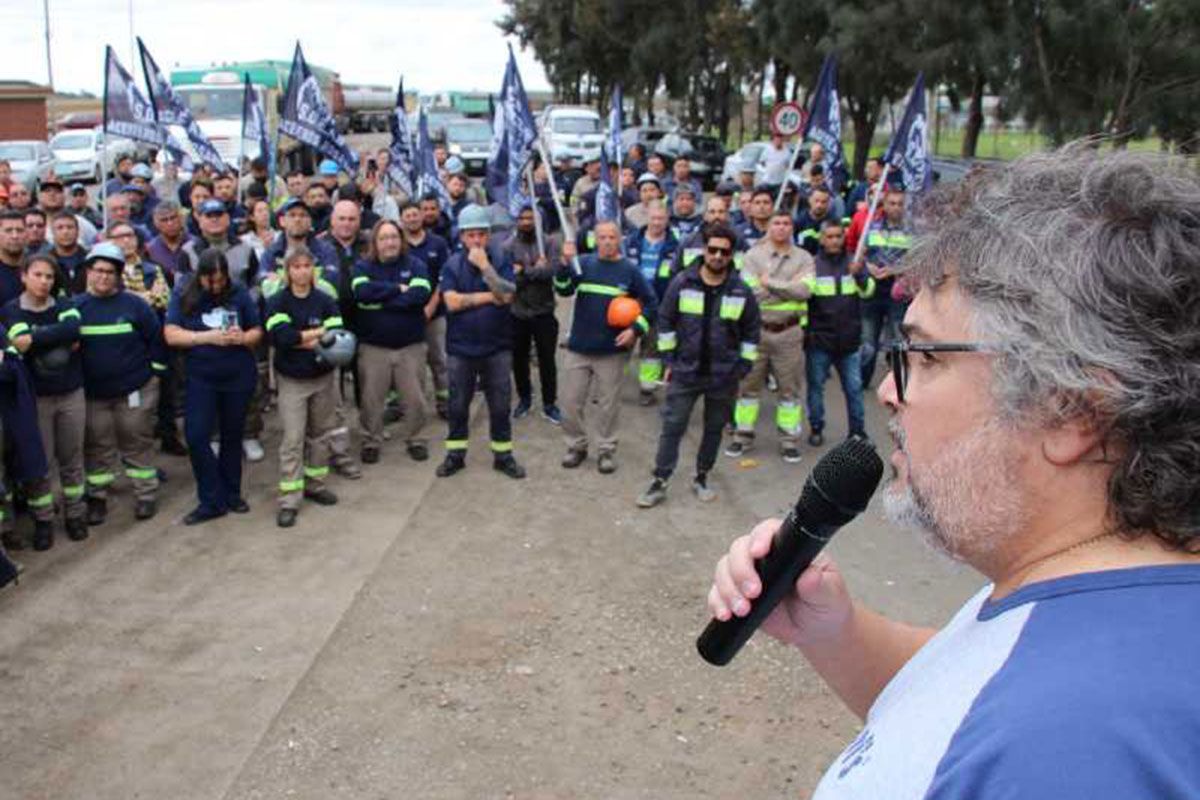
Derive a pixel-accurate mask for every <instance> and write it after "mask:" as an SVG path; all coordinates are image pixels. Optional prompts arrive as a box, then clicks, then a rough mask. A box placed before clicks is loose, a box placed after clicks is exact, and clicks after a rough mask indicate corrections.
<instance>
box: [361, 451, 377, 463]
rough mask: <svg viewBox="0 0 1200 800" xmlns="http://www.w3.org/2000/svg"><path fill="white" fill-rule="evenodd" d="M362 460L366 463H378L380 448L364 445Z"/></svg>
mask: <svg viewBox="0 0 1200 800" xmlns="http://www.w3.org/2000/svg"><path fill="white" fill-rule="evenodd" d="M362 462H363V463H364V464H378V463H379V448H378V447H364V448H363V451H362Z"/></svg>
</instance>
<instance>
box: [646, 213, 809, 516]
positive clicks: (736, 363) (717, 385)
mask: <svg viewBox="0 0 1200 800" xmlns="http://www.w3.org/2000/svg"><path fill="white" fill-rule="evenodd" d="M785 216H786V215H785ZM788 223H789V228H790V224H791V219H790V218H788ZM706 230H707V233H706V235H707V239H706V241H705V248H704V261H703V262H702V263H701V264H699V265H696V266H693V267H689V268H688V269H686V270H685V271H684V272H682V273H681V274H680V275H678V276H677V277H676V278H675V279H674V280H672V281H671V283H670V285H669V286H668V287H667V291H666V294H665V295H663V300H662V304H661V305H659V307H658V321H657V327H656V330H657V332H658V351H659V353H660V354H661V355H662V357H663V359H664V360H665V362H666V364H667V371H668V379H667V380H668V383H667V399H666V404H665V407H664V408H663V414H662V419H663V426H662V433H661V434H660V435H659V437H658V453H657V455H656V456H655V459H654V479H653V480H652V481H651V482H650V486H649V487H648V488H647V489H646V491H645V492H643V493H642V495H641V496H640V497H638V499H637V504H638V506H640V507H641V508H652V507H654V506H656V505H658V504H659V503H661V502H662V501H663V500H665V499H666V497H667V483H668V481H670V479H671V473H673V472H674V471H675V465H676V464H677V463H678V462H679V443H680V440H681V439H683V435H684V433H686V432H687V427H688V421H689V420H690V419H691V416H692V407H693V406H695V405H696V401H697V400H700V399H701V398H703V400H704V432H703V434H702V435H701V439H700V448H699V450H698V451H697V453H696V477H695V478H693V479H692V491H693V492H694V493H695V494H696V497H698V498H699V499H700V501H701V502H705V503H707V502H710V501H712V500H714V499H716V496H717V495H716V491H715V490H714V489H713V488H712V487H711V486H709V485H708V474H709V472H711V471H712V468H713V465H714V464H715V463H716V460H717V453H718V452H719V451H720V449H721V432H722V431H723V430H724V428H725V423H726V422H728V421H729V415H730V412H731V411H732V410H733V398H734V396H735V395H736V394H737V386H738V381H740V380H741V379H742V378H744V377H746V374H747V373H748V372H750V368H751V365H752V364H754V359H755V356H756V355H757V352H758V342H759V337H760V322H761V320H760V318H759V310H758V303H757V302H755V299H754V292H753V290H752V289H751V288H750V287H749V286H748V285H747V284H746V283H745V282H743V281H741V280H739V279H738V276H737V273H736V272H735V271H734V269H733V266H732V263H733V247H734V241H735V239H736V237H737V234H735V233H734V231H733V229H732V228H730V227H729V226H728V225H724V224H714V225H710V226H708V227H707V229H706ZM806 255H807V254H806Z"/></svg>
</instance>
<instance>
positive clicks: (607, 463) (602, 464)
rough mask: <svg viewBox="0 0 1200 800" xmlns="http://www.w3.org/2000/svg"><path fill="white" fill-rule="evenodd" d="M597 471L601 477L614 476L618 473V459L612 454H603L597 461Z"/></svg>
mask: <svg viewBox="0 0 1200 800" xmlns="http://www.w3.org/2000/svg"><path fill="white" fill-rule="evenodd" d="M596 469H597V470H598V471H599V472H600V474H601V475H612V474H613V473H614V472H616V471H617V457H616V456H615V455H613V454H612V453H601V454H600V457H599V458H597V459H596Z"/></svg>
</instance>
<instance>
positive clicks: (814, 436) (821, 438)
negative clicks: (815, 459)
mask: <svg viewBox="0 0 1200 800" xmlns="http://www.w3.org/2000/svg"><path fill="white" fill-rule="evenodd" d="M808 443H809V444H810V445H812V446H813V447H820V446H821V445H823V444H825V435H824V434H822V433H821V429H820V428H813V432H812V433H810V434H809V435H808Z"/></svg>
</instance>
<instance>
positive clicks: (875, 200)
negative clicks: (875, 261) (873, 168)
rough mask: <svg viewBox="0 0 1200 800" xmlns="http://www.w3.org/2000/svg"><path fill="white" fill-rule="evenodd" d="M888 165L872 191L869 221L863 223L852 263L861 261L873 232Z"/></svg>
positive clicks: (884, 166) (868, 214)
mask: <svg viewBox="0 0 1200 800" xmlns="http://www.w3.org/2000/svg"><path fill="white" fill-rule="evenodd" d="M887 173H888V165H887V164H884V165H883V171H882V172H880V174H879V180H878V181H876V182H875V191H874V192H872V193H871V201H870V203H868V204H867V221H866V224H865V225H863V232H862V236H859V237H858V244H857V245H856V246H855V248H854V258H853V260H852V261H851V263H854V262H855V261H861V260H862V257H863V251H864V250H866V249H867V236H868V235H869V234H870V232H871V220H873V219H874V218H875V207H876V206H878V205H879V195H880V193H881V192H882V191H883V184H884V181H886V180H887Z"/></svg>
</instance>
